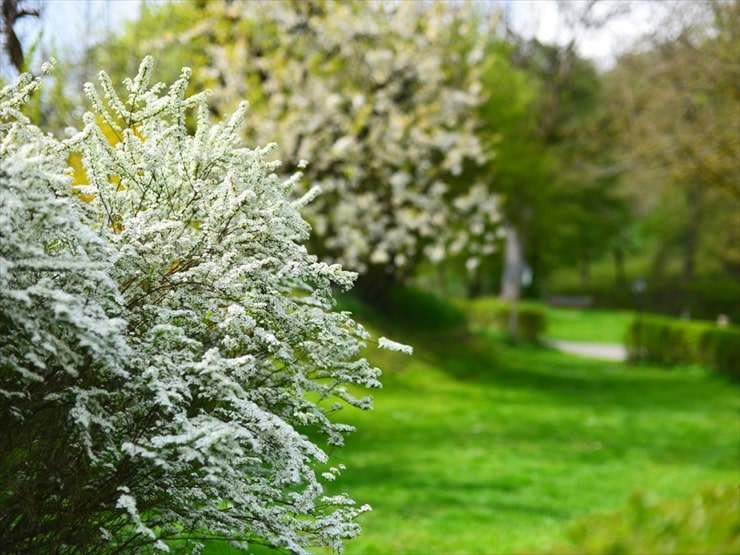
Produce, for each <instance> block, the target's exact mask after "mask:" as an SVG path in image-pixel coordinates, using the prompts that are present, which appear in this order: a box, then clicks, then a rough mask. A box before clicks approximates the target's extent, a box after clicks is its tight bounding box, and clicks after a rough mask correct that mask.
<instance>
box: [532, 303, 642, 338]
mask: <svg viewBox="0 0 740 555" xmlns="http://www.w3.org/2000/svg"><path fill="white" fill-rule="evenodd" d="M545 313H546V315H547V331H546V332H545V335H546V336H547V337H549V338H551V339H562V340H566V341H585V342H590V343H616V344H623V343H624V340H625V334H626V333H627V328H628V326H629V324H630V323H631V322H632V320H634V317H635V315H634V312H628V311H610V310H597V309H585V310H584V309H576V308H554V307H546V308H545Z"/></svg>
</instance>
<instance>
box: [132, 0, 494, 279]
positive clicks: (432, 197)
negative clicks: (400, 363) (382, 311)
mask: <svg viewBox="0 0 740 555" xmlns="http://www.w3.org/2000/svg"><path fill="white" fill-rule="evenodd" d="M174 13H176V14H177V15H176V19H177V20H178V21H179V22H180V25H183V30H182V32H181V34H178V33H177V32H173V33H167V34H165V35H163V36H157V37H155V38H153V39H151V40H150V41H148V42H147V44H148V45H150V46H149V47H150V48H151V47H154V48H160V49H165V48H171V49H174V51H175V52H177V51H182V52H183V53H188V55H200V56H203V55H205V56H206V59H208V63H207V64H204V65H203V67H202V68H199V69H198V71H197V72H196V74H195V75H194V78H195V79H196V80H197V81H199V82H202V83H207V84H208V85H209V86H210V87H212V88H213V90H214V97H213V103H214V105H215V106H216V109H217V110H219V111H220V112H227V111H228V110H230V109H233V107H234V106H235V104H236V102H237V101H238V100H239V99H242V98H249V99H250V101H251V102H253V104H254V106H255V110H254V112H253V113H252V116H251V120H250V125H249V127H248V133H249V136H250V137H252V138H253V139H254V140H256V141H257V142H260V141H264V140H270V139H269V138H272V137H280V145H279V153H278V156H279V157H280V159H281V160H283V161H284V163H285V166H284V168H283V170H284V171H287V172H288V173H290V172H292V171H293V170H294V169H295V168H297V167H298V165H299V160H303V159H307V160H309V161H310V164H309V165H308V167H307V168H306V169H305V174H306V176H307V177H308V179H307V180H306V181H307V183H308V184H310V185H311V186H315V185H319V186H320V187H321V190H322V191H323V194H322V195H321V196H320V197H319V198H318V199H317V201H316V202H315V203H312V204H311V205H309V206H307V208H306V211H305V215H306V218H307V219H308V220H309V221H310V223H311V225H312V226H313V228H314V231H315V234H316V237H318V238H320V242H318V243H317V244H316V246H317V248H320V249H321V250H322V252H325V253H326V255H327V256H329V257H331V258H332V259H333V260H336V261H339V262H341V263H342V264H344V265H345V266H346V267H348V268H351V269H353V270H356V271H359V272H361V273H363V274H365V273H370V275H371V278H374V279H380V278H381V276H382V275H383V274H386V273H391V274H394V275H396V276H397V277H399V278H403V277H404V276H407V275H408V274H409V273H412V272H413V268H414V266H415V265H416V264H417V263H418V261H419V260H420V259H422V258H424V257H427V258H430V259H433V261H439V260H442V259H444V258H445V257H446V256H448V255H451V254H452V255H457V254H462V255H463V256H464V255H466V254H467V253H468V252H471V253H472V256H478V255H480V254H482V253H483V251H486V252H488V251H490V248H491V245H493V243H494V237H493V235H491V234H485V233H469V232H468V222H469V221H470V220H471V219H473V220H476V221H480V222H482V223H484V224H485V225H486V228H487V229H489V230H490V229H491V228H492V227H493V226H495V224H496V223H497V221H498V219H499V217H498V211H497V206H496V203H495V200H494V199H495V196H494V194H493V193H492V191H491V190H490V187H489V186H488V184H486V183H481V182H476V181H477V180H476V179H475V177H473V173H472V172H468V174H467V175H464V173H465V171H466V169H470V168H474V167H477V166H478V165H479V164H481V163H483V162H484V161H485V160H486V159H488V157H489V156H490V155H491V153H489V152H484V151H483V148H482V145H481V142H480V141H479V139H478V136H477V134H476V132H477V127H476V126H478V125H480V122H479V120H478V119H477V118H476V116H475V113H476V109H477V107H478V106H479V105H480V103H481V102H483V100H484V98H485V91H484V90H483V87H482V85H481V76H482V74H483V73H484V72H485V71H486V69H485V68H486V65H485V64H486V63H487V60H486V59H485V57H484V56H483V55H482V52H483V50H482V48H483V46H484V45H485V43H486V41H488V40H490V32H491V31H490V29H489V28H488V27H487V26H486V25H485V23H486V22H485V21H483V20H482V17H481V16H480V12H478V11H477V10H475V9H473V6H470V5H467V4H465V5H463V3H460V4H459V5H455V4H450V3H434V2H370V1H367V2H365V1H362V2H352V1H342V2H332V1H313V0H312V1H306V2H289V1H275V2H231V3H229V2H211V3H206V4H205V5H204V6H203V7H202V8H198V9H194V8H192V7H188V6H185V5H181V6H178V7H177V8H175V12H174ZM154 17H157V16H156V15H155V16H154ZM137 36H138V35H137ZM185 37H187V40H185ZM181 45H185V46H181ZM196 53H197V54H196ZM300 186H302V187H305V186H306V185H305V184H300ZM461 207H462V208H464V209H463V210H460V209H459V208H461Z"/></svg>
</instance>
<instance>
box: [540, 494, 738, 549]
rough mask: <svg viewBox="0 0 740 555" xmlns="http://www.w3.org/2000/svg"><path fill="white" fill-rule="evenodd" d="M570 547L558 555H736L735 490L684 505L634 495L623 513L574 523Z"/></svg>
mask: <svg viewBox="0 0 740 555" xmlns="http://www.w3.org/2000/svg"><path fill="white" fill-rule="evenodd" d="M569 536H570V545H566V546H558V547H557V548H555V549H552V550H550V551H545V553H552V554H557V555H569V554H578V555H643V554H645V553H661V554H663V555H687V554H690V553H695V554H709V553H712V554H714V555H736V554H737V553H740V494H739V492H738V487H737V485H724V486H715V487H708V488H704V489H703V490H702V491H700V492H698V493H697V494H696V495H693V496H691V497H690V498H687V499H680V500H663V501H657V500H654V499H652V498H651V497H650V496H647V495H644V494H640V493H638V494H635V495H633V496H632V498H631V500H630V505H629V508H628V509H627V510H625V511H623V512H620V513H617V514H612V515H603V516H590V517H584V518H583V519H580V520H578V521H577V522H576V523H575V524H574V525H573V526H571V528H570V530H569Z"/></svg>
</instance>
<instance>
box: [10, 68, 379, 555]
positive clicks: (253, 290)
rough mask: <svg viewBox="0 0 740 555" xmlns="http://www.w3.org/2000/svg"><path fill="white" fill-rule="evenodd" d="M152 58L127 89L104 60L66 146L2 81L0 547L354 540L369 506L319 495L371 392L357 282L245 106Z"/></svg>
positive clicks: (146, 548) (282, 544)
mask: <svg viewBox="0 0 740 555" xmlns="http://www.w3.org/2000/svg"><path fill="white" fill-rule="evenodd" d="M151 71H152V60H151V58H147V59H145V60H144V62H143V63H142V65H141V68H140V71H139V73H138V75H137V76H136V77H135V78H134V79H133V80H131V79H128V80H126V82H125V85H126V88H127V89H128V92H129V93H130V94H129V95H128V98H127V99H122V98H121V97H119V96H118V95H117V94H116V93H115V91H114V89H113V85H112V83H111V82H110V79H109V78H108V76H107V75H105V74H104V73H101V75H100V84H101V86H102V88H103V90H104V93H105V94H104V97H103V96H101V95H100V94H99V93H98V91H97V90H96V88H95V87H94V86H93V85H92V84H88V85H87V86H86V93H87V96H88V98H89V99H90V101H91V103H92V106H93V112H89V113H87V114H85V116H84V122H85V126H84V129H83V130H82V131H80V132H79V133H77V134H75V135H74V136H73V137H71V138H70V139H68V140H65V141H63V142H59V141H57V140H55V139H54V138H53V137H51V136H48V135H46V134H44V133H42V132H41V131H40V130H39V129H38V128H36V127H35V126H33V125H31V123H30V122H29V120H28V119H27V118H26V117H25V116H24V115H23V114H22V113H21V108H22V107H23V103H24V102H25V101H26V100H27V99H28V97H29V95H30V94H31V93H32V92H33V91H34V90H35V89H36V88H37V87H38V81H35V80H33V79H32V78H31V77H29V76H27V75H24V76H21V77H20V78H19V80H18V81H17V82H16V83H15V84H13V85H10V86H8V87H5V88H3V89H2V91H0V422H2V423H3V426H4V428H5V429H4V432H3V434H0V552H2V553H117V554H122V553H137V554H139V553H153V552H172V551H182V550H185V549H187V550H188V551H189V552H197V551H199V548H200V547H201V546H200V545H199V541H197V540H196V539H192V541H190V542H189V543H188V544H187V545H182V544H178V543H177V541H176V540H178V539H182V538H212V539H218V540H221V541H223V542H230V543H231V545H232V546H234V547H235V548H237V549H241V550H246V549H247V548H248V547H251V546H252V545H254V544H264V545H268V546H271V547H276V548H281V549H282V550H285V551H289V552H291V553H308V549H309V548H312V547H315V546H330V547H333V548H335V549H338V550H341V549H342V547H343V541H344V540H345V539H347V538H350V537H353V536H355V535H356V534H357V533H358V532H359V526H358V525H357V523H356V522H355V517H356V516H357V515H359V514H360V513H362V512H364V511H365V510H367V508H366V507H357V506H356V505H355V503H354V501H353V500H351V499H350V498H349V497H348V496H346V495H332V496H327V495H325V494H324V483H325V482H326V481H331V480H333V479H334V477H335V475H336V474H337V473H338V472H339V471H338V470H337V469H336V468H331V470H330V471H329V472H325V473H323V474H319V471H318V467H319V465H323V464H324V463H327V462H329V455H328V454H327V453H326V452H325V451H324V448H322V446H324V445H326V444H328V445H329V446H331V447H332V448H333V446H336V445H341V444H342V442H343V437H344V435H345V434H346V433H347V432H350V431H351V430H352V427H351V426H347V425H344V424H342V423H340V422H337V421H336V420H335V418H334V416H333V415H334V413H335V412H336V411H337V410H338V409H340V408H342V407H344V406H347V405H351V406H356V407H359V408H362V409H369V408H370V407H371V399H370V398H369V397H355V394H356V392H358V391H363V387H379V385H380V384H379V382H378V380H377V378H378V376H379V370H378V369H376V368H372V367H371V366H370V365H369V363H368V362H367V361H366V360H365V359H364V358H362V357H361V356H360V355H359V353H360V350H361V349H362V348H363V347H364V346H365V341H366V339H367V338H368V337H369V336H368V334H367V333H366V332H365V330H364V329H363V328H362V327H361V326H359V325H358V324H357V323H355V322H354V321H353V320H352V318H351V317H350V314H349V313H346V312H336V311H333V310H332V307H333V288H334V287H339V288H342V289H348V288H350V287H351V285H352V282H353V279H354V277H355V275H354V274H352V273H350V272H346V271H344V270H342V269H341V268H340V267H339V266H337V265H327V264H324V263H321V262H319V261H317V259H316V257H315V256H312V255H310V254H309V253H308V252H307V249H306V248H305V246H304V245H303V242H304V241H305V240H306V239H307V238H308V231H309V227H308V225H307V224H306V222H305V221H304V220H303V219H302V218H301V215H300V213H299V211H298V209H299V208H301V207H302V205H303V204H304V203H305V202H307V201H308V200H309V199H307V198H305V197H304V198H303V199H301V200H298V201H295V200H294V199H293V198H291V191H292V189H293V187H294V186H295V185H296V182H297V180H298V178H299V175H296V176H294V177H293V178H292V179H288V180H287V181H283V180H281V179H279V178H278V177H277V176H276V175H275V174H274V169H275V168H276V163H275V162H274V161H268V157H269V156H270V153H271V149H270V148H256V149H250V148H246V147H244V146H243V145H242V144H241V142H240V141H239V140H238V137H237V134H238V130H239V126H240V124H241V123H242V122H243V121H244V118H245V117H246V114H245V110H246V106H242V107H240V109H239V110H237V112H236V113H235V114H234V116H232V118H231V119H230V120H228V121H227V122H224V123H221V124H216V125H213V124H211V122H210V121H209V107H208V105H207V104H206V101H205V98H206V95H205V94H204V93H201V94H198V95H195V96H192V97H186V95H185V91H186V89H187V88H188V78H189V74H190V71H189V70H188V69H187V68H185V69H183V72H182V76H181V78H180V79H178V80H177V81H176V82H175V83H174V84H172V86H171V87H169V89H168V90H167V92H165V93H162V91H163V90H164V89H165V86H164V85H163V84H157V85H154V86H151V87H150V86H149V79H150V76H151ZM193 112H195V114H193ZM189 122H192V127H191V126H190V125H189ZM73 154H77V155H78V156H79V159H80V160H81V161H82V166H83V168H84V171H80V172H77V173H76V174H75V177H76V179H77V181H76V182H73V181H72V179H71V177H70V175H69V174H67V173H65V166H66V162H67V160H68V159H69V158H70V157H71V156H72V155H73ZM379 343H383V342H381V341H379ZM385 344H386V345H390V346H391V347H393V344H392V343H391V342H388V341H385ZM350 384H354V385H357V386H363V387H361V388H360V389H357V388H352V390H351V391H350V389H349V388H347V387H346V386H347V385H350ZM307 431H311V432H312V433H311V437H316V436H317V435H322V436H323V439H322V443H321V444H316V443H314V440H312V439H311V438H310V437H309V436H308V435H307V433H306V432H307ZM180 548H181V549H180Z"/></svg>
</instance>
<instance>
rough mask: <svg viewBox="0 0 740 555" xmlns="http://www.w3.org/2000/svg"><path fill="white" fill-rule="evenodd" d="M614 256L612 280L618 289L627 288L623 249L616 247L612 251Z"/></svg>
mask: <svg viewBox="0 0 740 555" xmlns="http://www.w3.org/2000/svg"><path fill="white" fill-rule="evenodd" d="M612 254H613V255H614V279H615V282H616V285H617V287H618V288H620V289H622V288H625V287H627V272H625V269H624V249H623V248H622V247H621V246H616V247H614V248H613V249H612Z"/></svg>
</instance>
